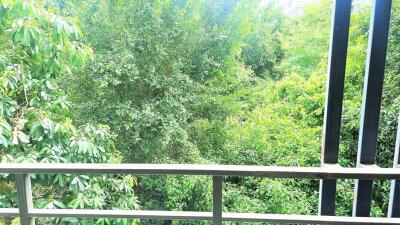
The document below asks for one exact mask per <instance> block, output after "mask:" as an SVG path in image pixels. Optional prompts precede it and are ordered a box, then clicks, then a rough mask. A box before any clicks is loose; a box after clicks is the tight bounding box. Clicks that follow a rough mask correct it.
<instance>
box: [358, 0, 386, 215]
mask: <svg viewBox="0 0 400 225" xmlns="http://www.w3.org/2000/svg"><path fill="white" fill-rule="evenodd" d="M391 5H392V0H374V1H373V6H372V15H371V22H370V31H369V42H368V54H367V63H366V69H365V77H364V91H363V92H364V93H363V104H362V111H361V122H360V136H359V141H358V153H357V166H360V165H362V164H365V165H372V164H375V157H376V149H377V142H378V140H377V139H378V126H379V113H380V108H381V100H382V88H383V78H384V74H385V63H386V50H387V42H388V34H389V21H390V10H391ZM372 186H373V181H372V180H356V184H355V191H354V204H353V216H370V211H371V194H372Z"/></svg>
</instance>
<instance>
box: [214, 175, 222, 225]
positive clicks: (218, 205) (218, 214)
mask: <svg viewBox="0 0 400 225" xmlns="http://www.w3.org/2000/svg"><path fill="white" fill-rule="evenodd" d="M213 225H222V176H213Z"/></svg>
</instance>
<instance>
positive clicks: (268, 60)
mask: <svg viewBox="0 0 400 225" xmlns="http://www.w3.org/2000/svg"><path fill="white" fill-rule="evenodd" d="M399 6H400V1H398V0H395V1H394V2H393V10H392V18H391V30H390V37H389V50H388V55H387V67H386V74H385V84H384V94H383V103H382V104H383V105H382V110H381V119H380V130H379V140H378V142H379V145H378V156H377V161H378V164H379V165H380V166H384V167H391V166H392V162H393V161H392V160H393V159H392V158H393V152H394V144H395V138H396V137H395V133H396V127H397V118H398V113H399V108H400V97H399V96H400V76H399V73H400V55H399V52H400V7H399ZM331 7H332V6H331V2H330V1H320V3H319V4H315V5H309V6H306V8H305V9H304V13H303V14H302V15H301V16H298V17H288V16H285V15H284V14H282V12H281V9H279V8H278V7H277V6H276V5H275V4H274V2H273V1H271V3H270V4H268V5H266V6H261V5H260V4H259V0H213V1H210V0H134V1H133V0H113V1H106V0H85V1H82V0H74V1H68V0H36V1H33V0H26V1H23V0H0V159H1V162H2V163H5V162H21V163H22V162H34V163H50V162H60V163H62V162H85V163H193V164H236V165H279V166H319V165H320V154H321V153H320V151H321V147H320V146H321V135H322V126H323V113H324V99H325V82H326V71H327V68H326V67H327V64H328V63H327V58H328V57H327V56H328V50H329V34H330V29H331V27H330V26H331V10H332V9H331ZM369 19H370V8H369V6H364V7H359V8H358V10H356V11H355V12H353V13H352V17H351V27H350V40H349V50H348V60H347V68H346V83H345V100H344V109H343V119H342V131H341V142H340V154H339V157H340V158H339V163H340V164H341V165H342V166H345V167H354V166H355V164H356V153H357V142H358V130H359V120H360V110H361V99H362V88H363V76H364V72H365V60H366V51H367V42H368V29H369ZM32 182H33V187H34V190H33V191H34V196H33V197H34V204H35V207H37V208H96V209H115V208H120V209H147V210H150V209H151V210H191V211H210V210H211V193H212V186H211V178H210V177H202V176H198V177H195V176H191V177H187V176H140V177H134V176H130V175H127V176H122V175H113V176H94V177H93V176H86V175H79V176H78V175H72V174H70V175H66V174H65V175H64V174H62V175H41V176H39V175H34V176H33V177H32ZM353 186H354V182H353V181H352V180H340V181H339V182H338V191H337V210H336V214H337V215H351V209H352V201H353ZM318 187H319V181H318V180H297V179H295V180H293V179H260V178H249V177H246V178H244V177H225V178H224V194H223V195H224V196H223V204H224V210H225V211H231V212H259V213H288V214H306V215H309V214H316V213H317V210H318ZM388 196H389V182H388V181H379V182H376V183H375V186H374V193H373V207H372V212H371V214H372V215H373V216H386V213H387V205H388ZM1 207H3V208H7V207H17V200H16V188H15V184H14V182H13V178H12V177H11V176H10V175H7V174H3V175H1V177H0V208H1ZM36 222H37V224H40V225H41V224H65V225H67V224H71V225H72V224H82V225H87V224H102V225H106V224H117V225H125V224H130V225H134V224H146V225H178V224H179V225H190V224H196V225H197V224H209V223H208V222H193V221H155V220H154V221H153V220H140V221H139V220H128V219H76V218H65V219H55V218H48V219H43V218H39V219H37V221H36ZM9 224H13V225H17V224H19V221H18V219H14V218H0V225H9ZM226 224H232V225H234V224H235V225H236V224H243V223H234V222H231V223H226ZM248 224H252V223H248Z"/></svg>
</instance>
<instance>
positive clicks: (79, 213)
mask: <svg viewBox="0 0 400 225" xmlns="http://www.w3.org/2000/svg"><path fill="white" fill-rule="evenodd" d="M0 173H9V174H14V175H16V177H17V178H19V179H16V181H17V186H18V187H19V188H18V190H17V191H18V200H19V205H20V206H23V207H20V208H19V209H17V208H0V216H8V217H17V216H19V217H21V224H22V225H33V224H35V221H34V218H35V217H60V218H61V217H75V218H135V219H159V220H208V221H212V222H213V225H221V224H222V222H223V221H239V222H264V223H265V222H267V223H303V224H400V218H371V217H369V218H367V217H342V216H317V215H283V214H256V213H231V212H222V204H223V203H222V190H223V186H222V185H223V177H224V176H253V177H266V178H301V179H395V180H400V168H399V167H396V166H395V167H394V168H379V167H377V166H361V167H358V168H343V167H340V166H339V165H336V164H333V165H328V164H325V165H323V166H322V167H279V166H234V165H184V164H178V165H177V164H73V163H55V164H29V163H22V164H16V163H3V164H0ZM30 174H92V175H97V174H134V175H200V176H212V177H213V211H212V212H190V211H146V210H143V211H133V210H94V209H35V208H34V207H33V206H32V198H31V186H30V176H29V175H30ZM22 178H24V179H22Z"/></svg>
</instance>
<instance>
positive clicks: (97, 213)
mask: <svg viewBox="0 0 400 225" xmlns="http://www.w3.org/2000/svg"><path fill="white" fill-rule="evenodd" d="M0 215H3V216H18V209H16V208H13V209H0ZM29 216H30V217H57V218H63V217H74V218H131V219H158V220H204V221H212V220H213V215H212V212H192V211H145V210H144V211H134V210H95V209H33V210H31V212H30V213H29ZM222 221H238V222H260V223H266V222H268V223H303V224H400V219H397V218H374V217H345V216H314V215H286V214H259V213H222Z"/></svg>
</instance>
